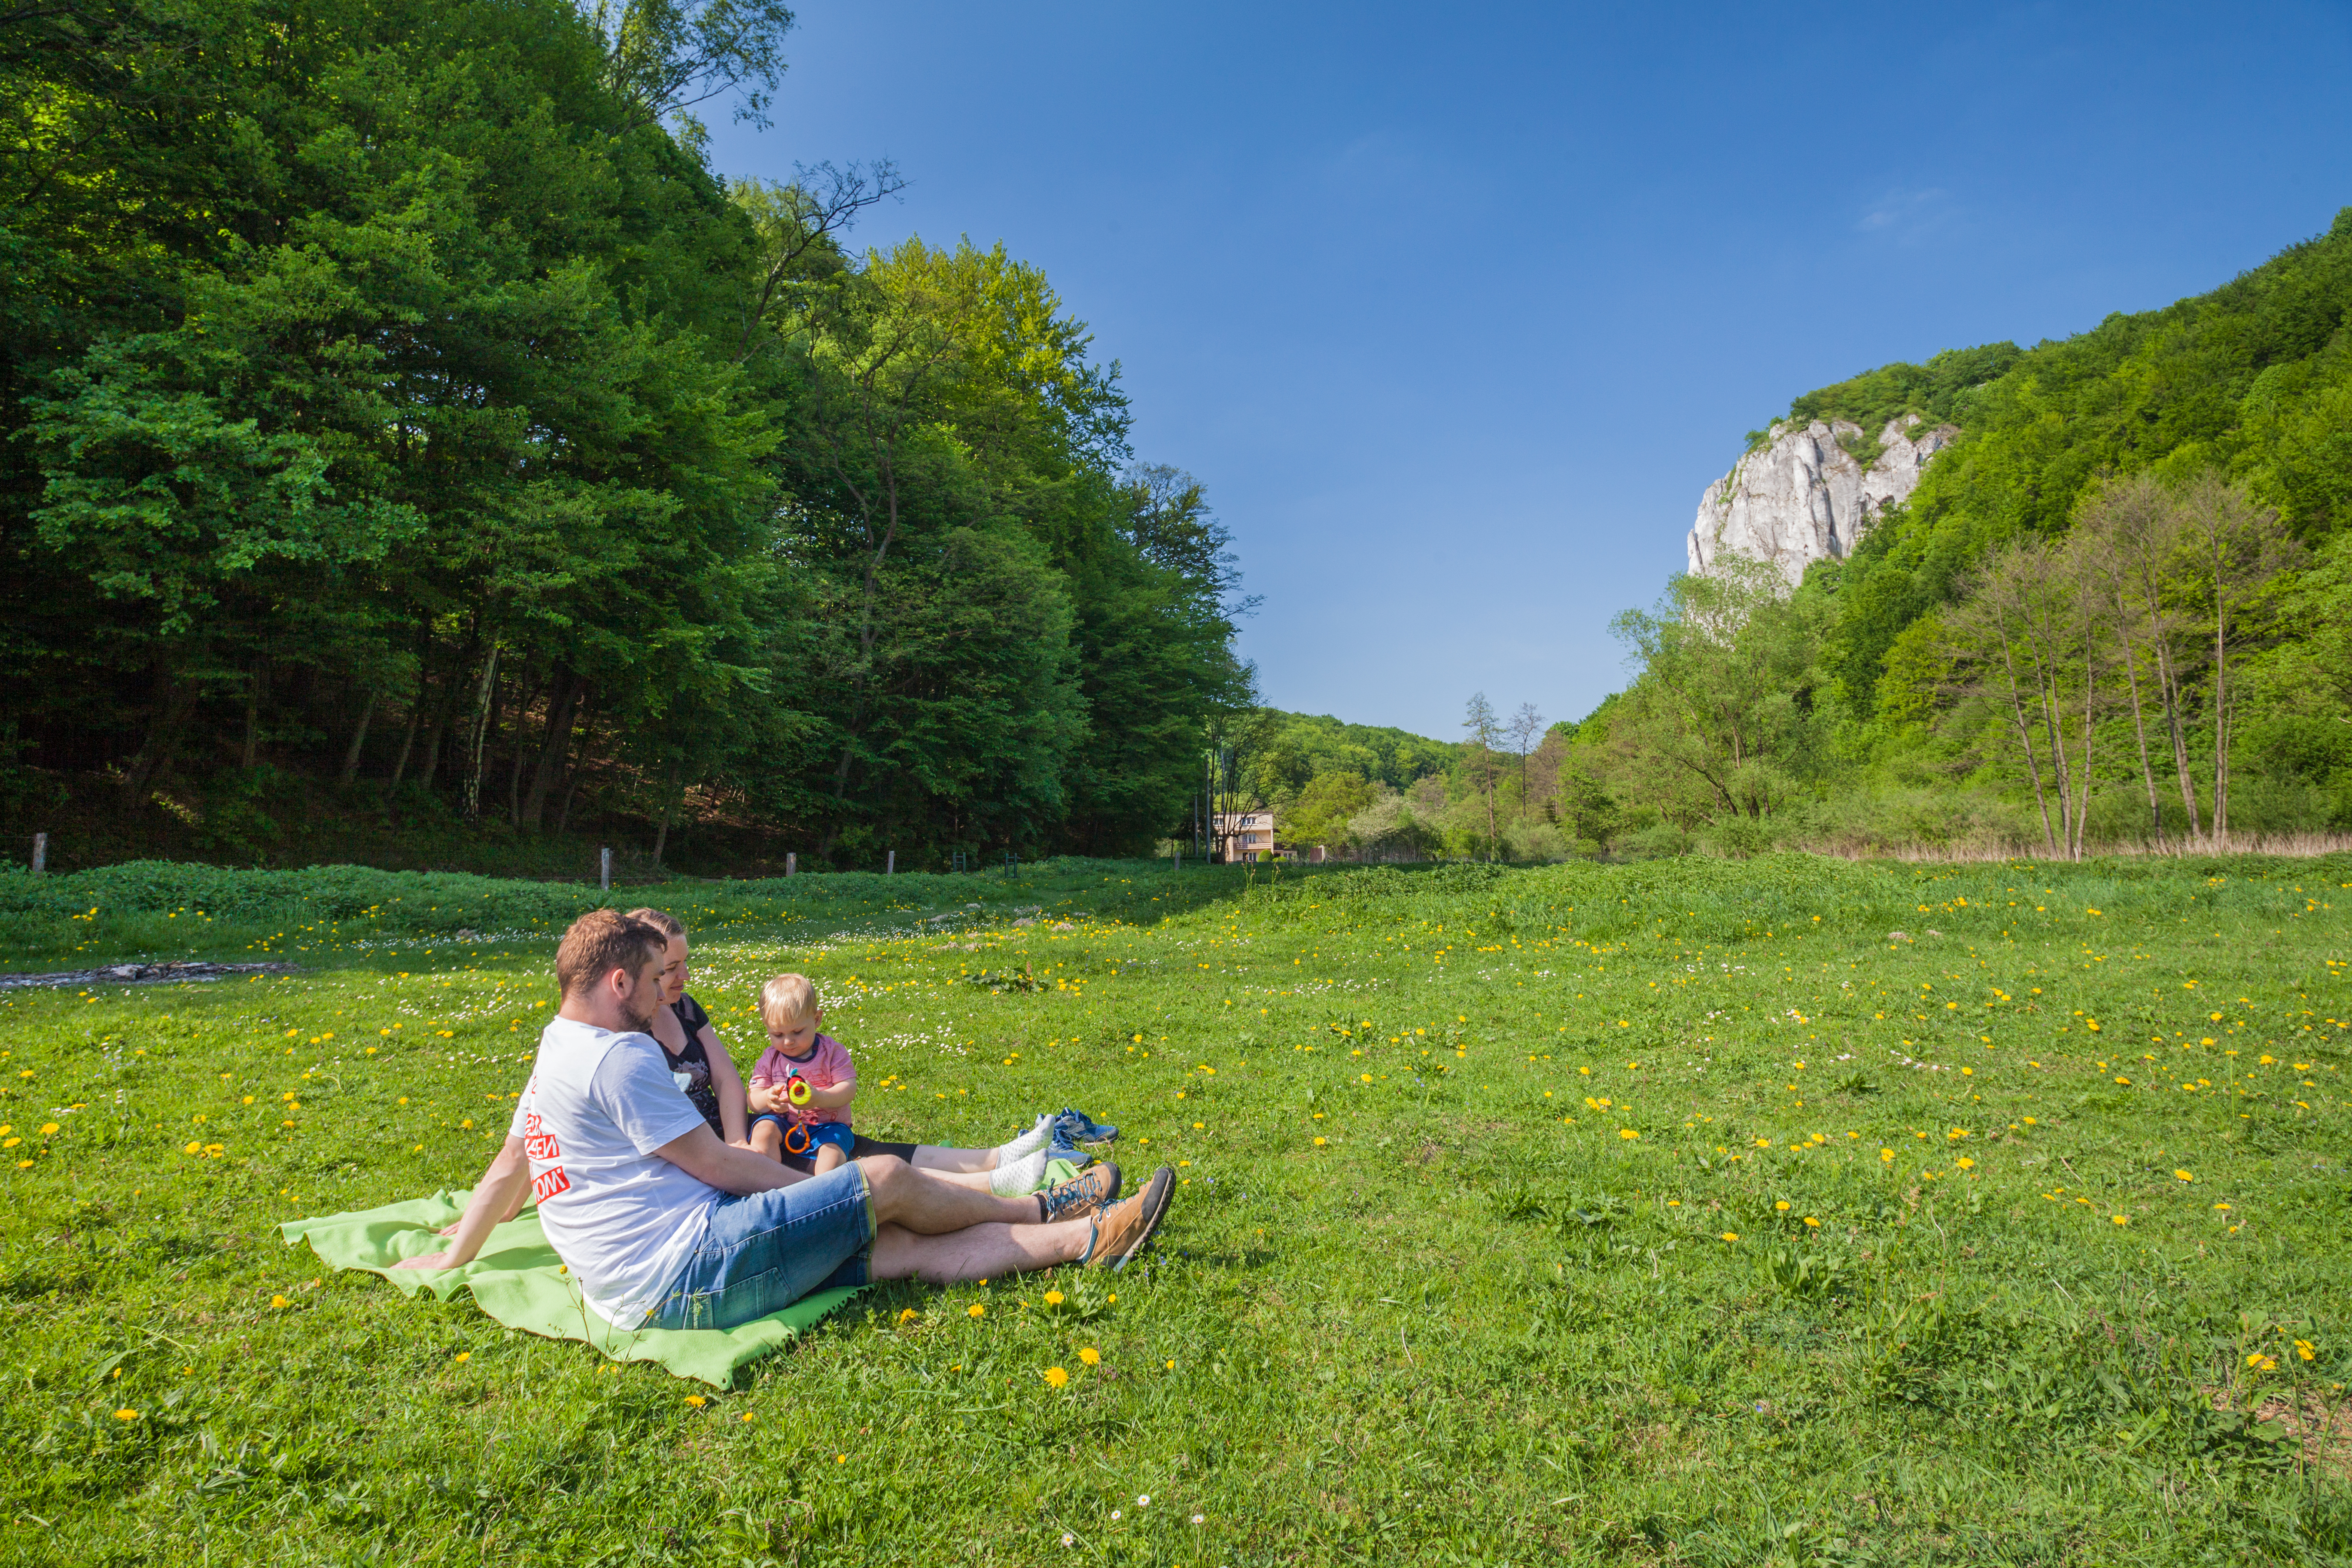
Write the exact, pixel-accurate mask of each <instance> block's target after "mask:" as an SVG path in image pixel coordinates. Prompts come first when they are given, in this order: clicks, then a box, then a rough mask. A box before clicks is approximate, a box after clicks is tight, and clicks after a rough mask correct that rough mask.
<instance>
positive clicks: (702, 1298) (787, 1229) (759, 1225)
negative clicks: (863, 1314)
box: [653, 1164, 874, 1329]
mask: <svg viewBox="0 0 2352 1568" xmlns="http://www.w3.org/2000/svg"><path fill="white" fill-rule="evenodd" d="M873 1244H874V1200H873V1197H872V1195H871V1194H869V1193H868V1192H867V1191H866V1174H865V1173H864V1172H863V1171H862V1170H860V1169H859V1168H858V1167H857V1166H856V1165H854V1164H851V1165H844V1166H842V1167H841V1168H840V1169H839V1170H835V1171H828V1172H826V1173H824V1175H822V1176H813V1177H811V1178H810V1179H809V1180H807V1181H805V1182H795V1183H793V1184H792V1185H791V1186H789V1187H776V1188H773V1189H772V1190H771V1191H768V1192H764V1193H752V1194H748V1195H746V1196H743V1197H733V1196H729V1197H722V1198H720V1199H719V1202H718V1203H717V1204H715V1205H712V1206H711V1210H710V1226H709V1229H708V1230H707V1231H705V1232H704V1234H703V1237H702V1240H701V1242H700V1243H699V1244H698V1246H697V1247H695V1249H694V1251H693V1253H692V1254H691V1255H689V1256H688V1258H687V1260H686V1267H685V1268H683V1269H681V1270H679V1271H678V1276H677V1279H674V1280H672V1281H671V1282H670V1287H669V1289H667V1291H665V1292H663V1295H662V1302H661V1305H660V1306H659V1307H657V1308H656V1309H655V1310H654V1315H653V1326H654V1327H655V1328H660V1329H731V1328H733V1327H735V1326H736V1325H737V1324H739V1323H748V1322H750V1321H751V1320H752V1319H754V1318H764V1317H766V1316H767V1315H768V1314H769V1313H771V1312H773V1311H778V1310H782V1309H783V1308H785V1307H789V1306H791V1305H792V1304H793V1302H794V1301H797V1300H800V1299H801V1298H802V1297H803V1296H805V1295H807V1294H809V1293H810V1292H811V1291H813V1290H830V1289H835V1287H837V1286H844V1285H863V1284H865V1283H866V1254H867V1251H868V1249H869V1248H871V1247H872V1246H873Z"/></svg>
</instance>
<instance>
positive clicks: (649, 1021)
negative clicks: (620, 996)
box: [621, 985, 661, 1035]
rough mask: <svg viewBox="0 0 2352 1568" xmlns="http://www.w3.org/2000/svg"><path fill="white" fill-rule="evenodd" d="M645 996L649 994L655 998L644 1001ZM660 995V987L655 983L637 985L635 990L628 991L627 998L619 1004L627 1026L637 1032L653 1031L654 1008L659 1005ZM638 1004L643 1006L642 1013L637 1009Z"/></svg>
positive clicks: (647, 1033) (642, 1033)
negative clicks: (627, 1022)
mask: <svg viewBox="0 0 2352 1568" xmlns="http://www.w3.org/2000/svg"><path fill="white" fill-rule="evenodd" d="M646 996H651V997H653V998H655V1000H653V1001H650V1002H648V1001H646V1000H645V998H646ZM660 996H661V988H660V987H659V986H657V985H640V986H638V987H637V989H636V990H635V991H632V992H631V993H629V999H628V1000H627V1001H625V1002H624V1003H622V1004H621V1016H622V1017H624V1018H625V1019H627V1020H628V1021H629V1027H630V1028H632V1029H634V1030H635V1031H636V1032H637V1033H638V1034H640V1035H649V1034H651V1033H653V1028H654V1009H655V1008H656V1007H658V1006H660V1005H661V1002H660V1000H659V998H660ZM640 1006H642V1007H644V1008H645V1011H644V1012H642V1013H640V1012H638V1011H637V1009H638V1008H639V1007H640Z"/></svg>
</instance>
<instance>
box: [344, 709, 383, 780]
mask: <svg viewBox="0 0 2352 1568" xmlns="http://www.w3.org/2000/svg"><path fill="white" fill-rule="evenodd" d="M375 704H376V694H375V693H374V692H373V690H371V691H370V692H369V693H368V694H367V700H366V701H364V702H362V703H361V704H360V721H359V722H358V723H357V724H356V725H354V726H353V727H352V743H351V745H350V747H349V748H348V749H346V750H345V751H344V752H343V771H342V773H341V775H340V776H339V777H338V778H337V779H336V781H335V782H336V783H338V784H350V783H351V782H352V780H353V779H355V778H357V777H359V773H360V749H361V748H362V747H363V746H365V745H366V744H367V732H368V721H369V720H371V719H373V718H374V717H375Z"/></svg>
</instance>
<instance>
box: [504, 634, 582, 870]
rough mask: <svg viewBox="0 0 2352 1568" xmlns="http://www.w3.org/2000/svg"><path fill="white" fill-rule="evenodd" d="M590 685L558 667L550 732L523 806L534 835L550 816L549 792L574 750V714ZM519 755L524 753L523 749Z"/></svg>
mask: <svg viewBox="0 0 2352 1568" xmlns="http://www.w3.org/2000/svg"><path fill="white" fill-rule="evenodd" d="M586 686H587V682H586V681H585V680H583V679H581V677H580V676H579V675H578V674H577V673H575V672H574V671H573V670H572V667H571V666H569V665H565V664H559V665H557V666H556V667H555V679H554V684H553V685H552V686H551V687H550V688H549V689H548V695H547V733H546V736H545V738H544V739H542V740H541V742H540V747H539V761H538V763H537V764H536V765H534V766H533V767H532V769H531V772H530V794H528V795H525V796H524V797H523V803H522V826H525V827H527V828H529V829H530V831H531V832H533V833H537V832H538V831H539V825H540V820H541V817H542V816H544V815H545V814H546V810H547V792H548V791H549V790H550V789H551V788H552V787H553V786H554V784H555V775H556V773H557V771H558V770H559V769H561V768H562V765H563V759H564V757H565V756H566V755H567V754H568V753H569V752H571V750H572V715H573V713H574V712H575V711H576V710H578V707H579V704H580V694H581V692H582V691H583V689H586ZM517 752H518V754H520V747H518V748H517Z"/></svg>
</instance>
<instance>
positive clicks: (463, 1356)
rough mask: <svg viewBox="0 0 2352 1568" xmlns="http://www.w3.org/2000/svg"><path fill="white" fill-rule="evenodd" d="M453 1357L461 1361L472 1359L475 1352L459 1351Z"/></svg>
mask: <svg viewBox="0 0 2352 1568" xmlns="http://www.w3.org/2000/svg"><path fill="white" fill-rule="evenodd" d="M453 1359H455V1360H457V1361H461V1362H467V1361H471V1360H473V1359H474V1352H472V1351H459V1352H457V1355H456V1357H455V1358H453Z"/></svg>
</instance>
